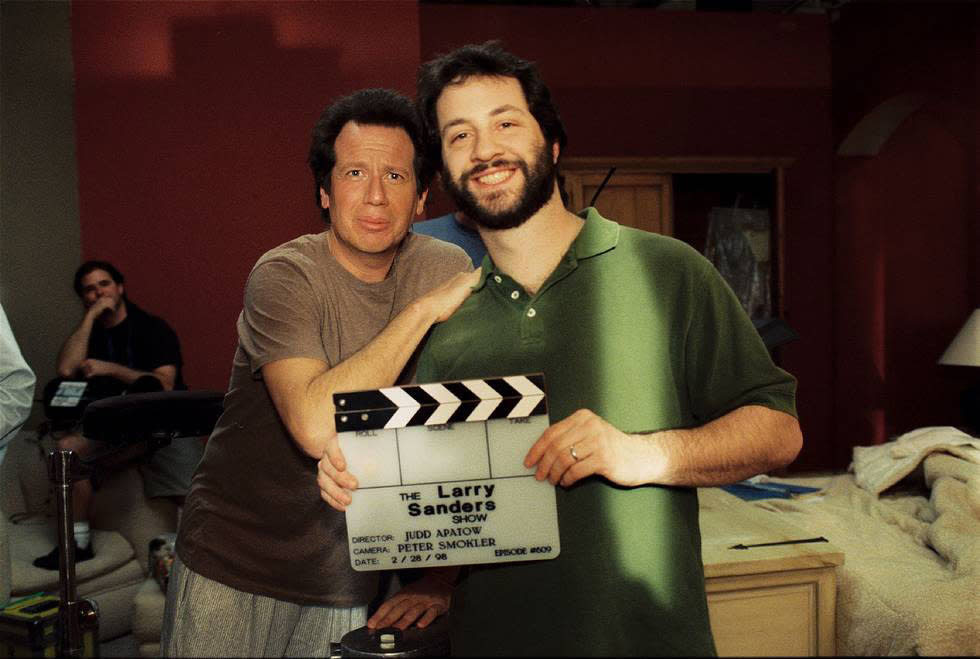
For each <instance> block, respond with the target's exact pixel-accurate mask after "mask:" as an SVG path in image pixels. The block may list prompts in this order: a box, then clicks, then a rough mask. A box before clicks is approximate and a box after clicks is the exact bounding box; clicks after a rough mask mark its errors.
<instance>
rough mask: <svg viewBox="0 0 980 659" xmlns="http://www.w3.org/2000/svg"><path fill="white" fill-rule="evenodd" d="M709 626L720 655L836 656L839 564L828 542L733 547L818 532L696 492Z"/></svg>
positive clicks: (714, 492) (717, 493) (724, 496)
mask: <svg viewBox="0 0 980 659" xmlns="http://www.w3.org/2000/svg"><path fill="white" fill-rule="evenodd" d="M698 499H699V502H700V508H701V541H702V558H703V560H704V575H705V579H706V588H707V592H708V611H709V614H710V616H711V630H712V632H713V634H714V637H715V644H716V646H717V648H718V654H719V655H720V656H723V657H725V656H756V657H760V656H763V657H764V656H782V657H791V656H833V655H834V654H836V637H835V633H836V629H835V615H836V599H837V573H836V567H837V566H838V565H842V564H843V563H844V554H843V553H841V551H840V550H839V549H837V548H836V547H834V546H833V545H832V544H830V543H829V542H814V543H803V544H790V545H774V546H768V547H752V548H749V549H732V548H731V547H732V546H733V545H737V544H744V545H752V544H756V543H768V542H779V541H784V540H799V539H805V538H811V537H814V536H819V535H820V533H819V532H814V531H813V530H801V529H798V528H796V527H794V526H792V525H791V524H789V523H788V522H785V521H783V520H782V516H781V515H779V514H775V513H770V512H767V511H765V510H762V509H759V508H757V507H755V506H752V505H750V504H749V503H747V502H745V501H742V500H741V499H739V498H738V497H735V496H733V495H731V494H729V493H727V492H725V491H724V490H721V489H719V488H702V489H699V490H698Z"/></svg>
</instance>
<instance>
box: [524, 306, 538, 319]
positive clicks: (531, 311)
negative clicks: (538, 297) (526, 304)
mask: <svg viewBox="0 0 980 659" xmlns="http://www.w3.org/2000/svg"><path fill="white" fill-rule="evenodd" d="M537 315H538V312H537V311H535V310H534V307H531V308H530V309H528V310H527V317H528V318H534V317H535V316H537Z"/></svg>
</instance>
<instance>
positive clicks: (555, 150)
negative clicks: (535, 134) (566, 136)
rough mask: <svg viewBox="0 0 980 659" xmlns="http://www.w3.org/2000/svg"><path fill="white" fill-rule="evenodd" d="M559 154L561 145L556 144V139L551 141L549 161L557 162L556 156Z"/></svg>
mask: <svg viewBox="0 0 980 659" xmlns="http://www.w3.org/2000/svg"><path fill="white" fill-rule="evenodd" d="M559 155H561V147H560V146H558V141H557V140H556V141H554V142H552V143H551V161H552V162H555V163H557V162H558V156H559Z"/></svg>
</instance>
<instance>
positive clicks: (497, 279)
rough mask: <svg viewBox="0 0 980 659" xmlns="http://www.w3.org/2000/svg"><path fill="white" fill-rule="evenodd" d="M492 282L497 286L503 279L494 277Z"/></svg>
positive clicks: (498, 276) (497, 276)
mask: <svg viewBox="0 0 980 659" xmlns="http://www.w3.org/2000/svg"><path fill="white" fill-rule="evenodd" d="M493 280H494V281H495V282H497V283H498V284H499V283H500V282H502V281H503V279H501V278H500V275H494V276H493Z"/></svg>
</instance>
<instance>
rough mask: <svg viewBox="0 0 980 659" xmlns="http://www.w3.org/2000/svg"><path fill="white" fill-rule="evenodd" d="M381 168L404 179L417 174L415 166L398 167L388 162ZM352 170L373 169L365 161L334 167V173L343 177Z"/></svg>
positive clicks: (344, 163)
mask: <svg viewBox="0 0 980 659" xmlns="http://www.w3.org/2000/svg"><path fill="white" fill-rule="evenodd" d="M381 168H382V169H383V170H384V172H385V173H389V172H394V173H395V174H399V175H401V176H404V177H406V178H407V177H410V176H413V175H414V174H415V169H414V165H409V166H407V167H406V166H405V165H396V164H394V163H390V162H386V163H382V165H381ZM352 169H360V170H364V171H369V170H370V169H371V167H370V165H368V163H366V162H364V161H351V162H338V163H337V164H336V165H334V168H333V171H334V173H335V174H337V175H339V176H343V174H344V173H345V172H349V171H351V170H352Z"/></svg>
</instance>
